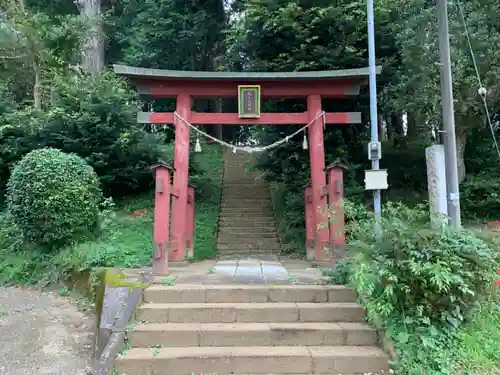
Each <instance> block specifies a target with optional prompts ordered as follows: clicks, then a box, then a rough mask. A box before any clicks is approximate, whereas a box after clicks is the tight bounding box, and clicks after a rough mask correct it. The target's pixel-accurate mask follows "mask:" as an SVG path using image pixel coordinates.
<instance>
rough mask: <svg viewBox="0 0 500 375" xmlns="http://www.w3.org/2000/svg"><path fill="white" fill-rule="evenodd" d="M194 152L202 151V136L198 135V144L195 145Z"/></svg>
mask: <svg viewBox="0 0 500 375" xmlns="http://www.w3.org/2000/svg"><path fill="white" fill-rule="evenodd" d="M194 152H201V145H200V138H199V137H196V144H195V145H194Z"/></svg>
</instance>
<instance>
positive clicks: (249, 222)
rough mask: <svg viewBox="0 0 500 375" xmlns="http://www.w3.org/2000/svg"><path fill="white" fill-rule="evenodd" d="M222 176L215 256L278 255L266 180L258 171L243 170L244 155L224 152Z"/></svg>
mask: <svg viewBox="0 0 500 375" xmlns="http://www.w3.org/2000/svg"><path fill="white" fill-rule="evenodd" d="M224 158H225V165H224V179H223V186H222V201H221V211H220V215H219V225H218V235H217V256H219V257H230V256H235V255H239V256H258V257H259V256H260V257H262V256H266V255H271V254H278V253H279V252H280V249H281V247H280V243H279V241H278V236H277V230H276V225H275V222H274V216H273V211H272V204H271V195H270V192H269V186H268V183H267V182H265V181H264V180H263V179H262V172H254V171H252V172H247V171H246V170H245V169H246V168H248V167H249V166H250V165H251V158H250V157H249V155H248V154H244V153H236V154H233V153H232V152H231V151H229V152H226V154H225V155H224Z"/></svg>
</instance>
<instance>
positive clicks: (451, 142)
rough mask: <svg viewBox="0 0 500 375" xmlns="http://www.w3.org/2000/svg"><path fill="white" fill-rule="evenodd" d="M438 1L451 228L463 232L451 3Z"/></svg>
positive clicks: (442, 99)
mask: <svg viewBox="0 0 500 375" xmlns="http://www.w3.org/2000/svg"><path fill="white" fill-rule="evenodd" d="M436 1H437V14H438V24H439V58H440V61H441V90H442V92H441V105H442V107H443V108H442V114H443V136H444V137H443V138H444V159H445V168H446V192H447V196H446V198H447V201H448V217H449V225H450V226H451V227H453V228H455V229H458V228H460V226H461V222H460V190H459V185H458V167H457V144H456V136H455V110H454V106H453V82H452V78H451V77H452V76H451V57H450V40H449V38H450V37H449V32H448V6H447V0H436Z"/></svg>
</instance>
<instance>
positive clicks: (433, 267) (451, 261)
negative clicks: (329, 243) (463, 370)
mask: <svg viewBox="0 0 500 375" xmlns="http://www.w3.org/2000/svg"><path fill="white" fill-rule="evenodd" d="M346 207H347V209H346V212H348V214H349V215H353V214H355V215H358V216H359V214H360V212H359V211H363V210H362V209H361V208H359V207H355V206H354V207H353V206H352V205H349V204H347V205H346ZM361 216H365V217H366V219H360V220H352V221H351V222H350V224H349V232H350V236H351V239H352V240H351V242H350V243H349V245H348V254H349V262H350V263H351V264H350V267H349V273H350V274H349V281H350V283H351V284H352V285H353V286H354V287H355V289H356V290H357V292H358V293H359V294H360V295H361V296H362V299H363V300H364V301H367V302H366V308H367V310H368V314H369V316H370V317H371V318H373V317H375V316H378V317H381V318H382V321H383V322H384V327H382V328H384V329H386V331H387V333H388V334H389V336H390V337H391V338H392V340H393V341H394V342H395V344H396V347H397V350H398V354H399V356H400V359H399V363H398V366H400V367H401V371H402V373H404V374H409V375H417V374H422V373H423V372H425V373H427V374H449V373H450V372H449V371H450V370H449V369H450V366H451V360H452V359H451V358H450V356H449V355H448V354H447V353H445V352H444V351H443V349H444V348H447V347H449V346H450V345H452V344H453V343H454V339H455V338H456V335H457V332H458V329H459V328H460V327H461V326H462V325H463V323H464V322H466V321H468V320H469V319H470V318H471V314H472V313H473V311H474V308H476V307H477V306H478V303H479V302H481V301H482V300H483V299H484V298H486V297H487V296H488V295H489V293H490V291H491V286H492V283H493V280H494V278H495V273H496V266H497V264H498V263H497V262H498V259H497V256H498V254H497V251H496V248H494V249H493V248H491V247H489V246H488V245H487V244H486V243H485V242H483V241H482V240H480V239H479V238H478V237H477V236H475V235H474V234H473V233H471V232H468V231H465V230H462V231H458V232H457V231H452V230H449V229H447V228H443V229H439V230H431V229H429V223H428V219H427V218H428V213H427V212H426V211H423V210H421V209H418V208H417V209H409V208H408V207H406V206H404V205H402V204H397V205H394V204H388V205H386V206H385V207H384V210H383V217H382V219H381V220H380V222H379V224H380V227H381V233H380V234H379V235H377V234H376V232H375V231H374V219H373V218H372V217H371V215H370V214H363V213H362V212H361Z"/></svg>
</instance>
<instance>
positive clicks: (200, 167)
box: [0, 145, 223, 288]
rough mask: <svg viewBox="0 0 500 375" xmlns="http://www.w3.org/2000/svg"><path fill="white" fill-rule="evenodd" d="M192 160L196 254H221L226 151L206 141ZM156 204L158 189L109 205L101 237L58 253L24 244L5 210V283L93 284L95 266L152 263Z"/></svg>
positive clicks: (0, 278)
mask: <svg viewBox="0 0 500 375" xmlns="http://www.w3.org/2000/svg"><path fill="white" fill-rule="evenodd" d="M167 152H168V150H167ZM167 156H168V155H167ZM192 159H193V161H194V163H196V168H193V169H194V171H193V173H192V175H191V176H190V177H191V180H190V182H191V183H192V184H194V185H195V186H196V192H195V201H196V205H195V208H196V212H195V215H196V230H195V258H196V259H205V258H210V257H213V256H214V255H215V246H216V236H217V232H216V227H217V218H218V214H219V206H220V190H221V169H222V166H223V159H222V151H221V149H220V147H219V146H217V145H203V152H202V153H200V154H193V155H192ZM167 160H168V157H167ZM153 208H154V199H153V193H152V192H151V193H149V194H145V195H142V196H138V197H131V198H129V199H125V200H122V201H118V202H116V203H114V204H112V205H109V207H107V209H106V212H105V218H104V220H103V228H102V231H101V232H102V233H101V236H100V237H99V238H97V239H96V240H94V241H88V242H83V243H78V244H76V245H73V246H70V247H66V248H63V249H60V250H59V251H58V252H52V253H48V252H46V251H45V250H44V249H42V248H39V247H34V246H28V245H27V244H25V243H23V241H22V239H21V238H20V236H19V233H18V232H16V230H15V228H13V227H12V225H11V224H10V223H9V221H8V220H7V219H5V217H6V214H5V213H0V285H16V284H24V285H34V284H39V285H47V284H50V283H55V282H58V281H60V280H61V279H67V280H68V281H70V282H71V284H76V285H77V286H79V287H83V288H87V286H88V282H89V279H90V274H91V270H92V269H93V268H96V267H124V268H136V267H146V266H150V265H151V254H152V241H153Z"/></svg>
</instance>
